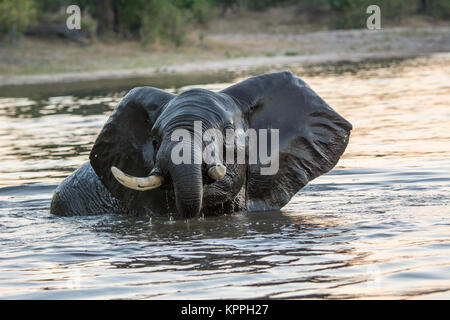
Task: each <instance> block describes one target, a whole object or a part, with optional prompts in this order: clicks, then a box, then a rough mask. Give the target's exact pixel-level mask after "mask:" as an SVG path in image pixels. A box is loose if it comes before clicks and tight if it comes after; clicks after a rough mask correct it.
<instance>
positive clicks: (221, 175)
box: [90, 72, 352, 218]
mask: <svg viewBox="0 0 450 320" xmlns="http://www.w3.org/2000/svg"><path fill="white" fill-rule="evenodd" d="M198 125H200V127H199V126H198ZM196 126H197V127H196ZM351 128H352V126H351V124H350V123H349V122H347V121H346V120H345V119H344V118H342V117H341V116H340V115H339V114H337V113H336V112H335V111H334V110H333V109H331V108H330V107H329V106H328V105H327V104H326V103H325V102H324V101H323V100H322V99H321V98H320V97H319V96H318V95H317V94H316V93H315V92H314V91H313V90H312V89H311V88H310V87H309V86H308V85H307V84H305V82H303V81H302V80H301V79H299V78H298V77H296V76H295V75H293V74H292V73H291V72H280V73H273V74H265V75H260V76H256V77H253V78H250V79H248V80H245V81H242V82H240V83H238V84H236V85H233V86H231V87H228V88H226V89H225V90H222V91H220V92H217V93H215V92H211V91H208V90H202V89H192V90H188V91H185V92H183V93H180V94H178V95H175V94H171V93H168V92H165V91H162V90H159V89H155V88H151V87H141V88H135V89H133V90H131V91H130V92H129V93H128V94H127V95H126V96H125V97H124V98H123V100H122V101H121V102H120V104H119V105H118V107H117V108H116V110H115V111H114V112H113V114H112V115H111V117H110V118H109V119H108V121H107V122H106V124H105V126H104V128H103V129H102V131H101V132H100V134H99V136H98V138H97V140H96V142H95V144H94V146H93V148H92V151H91V154H90V161H91V165H92V167H93V168H94V170H95V172H96V174H97V175H98V177H99V178H100V180H101V181H102V183H103V184H104V185H105V187H106V188H107V189H108V190H109V191H110V192H111V193H112V195H114V196H115V197H116V198H118V199H120V200H122V201H123V202H125V203H127V204H128V205H129V206H131V207H134V208H136V207H139V206H142V207H148V208H150V209H151V210H161V208H160V207H161V203H166V202H167V206H168V208H169V210H175V208H176V211H177V212H178V213H179V214H181V215H182V216H184V217H187V218H190V217H194V216H196V215H198V214H199V213H200V212H201V211H202V210H206V209H207V208H214V207H215V206H217V205H221V204H222V205H223V204H224V203H227V204H230V203H231V204H236V203H238V202H239V203H238V205H239V206H241V207H242V208H245V209H247V210H254V211H256V210H277V209H280V208H281V207H283V206H284V205H285V204H287V203H288V202H289V200H290V199H291V197H292V196H293V195H295V193H297V192H298V191H299V190H300V189H301V188H302V187H303V186H305V185H306V184H307V183H308V182H309V181H310V180H312V179H314V178H316V177H317V176H319V175H321V174H323V173H325V172H327V171H329V170H330V169H332V168H333V167H334V166H335V165H336V163H337V161H338V160H339V158H340V156H341V155H342V153H343V152H344V150H345V148H346V146H347V144H348V139H349V135H350V130H351ZM248 129H253V130H255V132H260V130H263V129H267V130H269V129H278V131H277V133H278V141H276V142H277V143H276V144H277V145H276V146H275V144H272V143H271V144H269V145H268V149H269V150H268V153H270V154H271V155H274V156H275V157H276V160H277V163H278V166H277V170H276V171H275V172H273V173H271V174H263V173H262V172H263V170H262V169H264V168H265V167H267V163H266V162H264V161H263V159H261V158H260V157H259V154H260V153H259V148H261V144H256V147H255V148H256V155H257V157H256V159H255V161H254V162H252V163H248V161H246V162H244V163H242V162H236V157H237V154H238V152H239V151H240V150H242V149H244V150H245V152H246V156H248V153H249V145H248V144H249V142H248V141H249V138H248V136H247V135H246V134H245V133H246V132H248ZM229 130H232V131H233V132H234V133H235V135H234V136H233V139H232V141H231V142H233V143H230V140H229V139H220V138H218V136H219V135H220V133H225V132H227V131H229ZM180 132H181V133H183V134H181V135H180V134H179V133H180ZM271 132H272V131H271ZM207 133H208V134H207ZM199 135H206V136H207V137H209V138H210V139H206V140H205V138H204V136H203V139H202V138H201V137H199ZM174 137H175V139H174ZM271 141H272V140H271ZM208 147H209V148H210V150H212V151H213V152H209V153H208V152H206V153H205V148H208ZM225 154H227V155H229V154H232V155H233V156H232V158H233V159H234V160H235V161H228V159H227V161H225V159H224V155H225ZM174 155H176V156H179V157H182V158H183V159H184V160H186V161H181V162H180V161H178V162H177V161H174ZM238 198H239V199H240V201H236V199H238ZM170 208H171V209H170Z"/></svg>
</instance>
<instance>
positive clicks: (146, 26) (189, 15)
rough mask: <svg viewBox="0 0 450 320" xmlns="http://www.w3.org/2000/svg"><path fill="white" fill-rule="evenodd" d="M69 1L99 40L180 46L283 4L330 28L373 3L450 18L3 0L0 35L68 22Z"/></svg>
mask: <svg viewBox="0 0 450 320" xmlns="http://www.w3.org/2000/svg"><path fill="white" fill-rule="evenodd" d="M70 4H78V5H79V6H80V7H81V9H82V12H83V19H82V23H84V24H83V28H82V29H83V30H87V31H88V32H87V33H88V34H90V35H94V34H96V35H97V36H98V37H99V38H100V39H107V38H111V37H112V38H124V39H139V40H141V41H142V42H143V43H157V42H170V43H174V44H175V45H180V44H182V43H183V41H184V40H185V36H186V34H187V32H188V31H189V29H190V28H192V27H195V26H196V27H198V26H199V25H207V24H208V23H209V22H210V21H211V20H212V18H214V17H217V16H221V17H223V16H226V15H227V14H228V15H230V14H231V15H239V14H240V12H242V11H243V10H247V11H263V10H266V9H267V8H270V7H276V6H284V5H290V6H295V7H297V8H298V9H297V11H298V12H299V14H300V13H302V14H304V13H306V14H308V15H309V16H310V20H311V21H314V20H315V19H316V20H317V19H318V18H319V17H323V16H326V17H327V19H323V20H320V21H324V22H323V23H324V24H326V25H325V27H327V28H331V29H335V28H338V29H347V28H361V27H362V26H364V25H365V20H366V19H367V14H366V8H367V6H368V5H370V4H377V5H378V6H380V8H381V16H382V21H383V23H384V22H387V21H398V20H399V19H401V18H403V17H407V16H409V15H412V14H422V15H426V16H430V17H433V18H436V19H449V18H450V1H448V0H411V1H403V0H384V1H373V0H133V1H127V0H96V1H90V0H0V35H2V34H3V35H6V34H9V36H10V38H11V39H12V40H15V39H16V37H17V36H18V35H20V34H21V33H23V32H24V31H25V30H26V28H27V27H28V26H29V25H30V24H31V23H36V24H40V25H45V24H50V23H57V22H58V23H63V22H64V21H65V20H64V19H65V18H66V17H67V15H66V13H65V10H64V9H65V8H66V7H67V6H68V5H70Z"/></svg>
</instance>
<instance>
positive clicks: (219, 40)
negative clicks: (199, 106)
mask: <svg viewBox="0 0 450 320" xmlns="http://www.w3.org/2000/svg"><path fill="white" fill-rule="evenodd" d="M439 52H450V26H437V27H431V26H425V27H399V28H386V29H381V30H373V31H371V30H367V29H360V30H331V31H316V32H304V33H295V32H292V30H291V31H286V32H283V33H220V32H218V31H217V30H216V31H215V32H209V33H199V32H198V31H197V32H193V33H192V34H191V35H189V37H188V40H187V43H186V44H185V45H183V46H181V47H168V46H167V45H166V46H162V45H153V46H147V47H144V46H142V45H140V44H139V43H136V42H123V41H122V42H116V43H101V42H96V43H93V44H91V45H89V46H84V47H81V46H79V45H77V44H74V43H67V42H65V41H62V40H37V39H31V38H27V39H23V40H22V41H21V42H20V43H18V44H17V45H15V46H2V47H1V48H0V86H11V85H23V84H45V83H49V84H50V83H59V82H76V81H88V80H101V79H118V78H128V77H139V76H150V75H154V74H155V75H156V74H174V73H180V74H182V73H193V72H209V71H222V70H223V71H226V70H240V69H247V68H257V67H262V66H283V65H292V64H296V65H297V64H298V65H303V64H314V63H325V62H336V61H358V60H363V59H368V58H388V57H389V58H392V57H409V56H420V55H427V54H431V53H439Z"/></svg>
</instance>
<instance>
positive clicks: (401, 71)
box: [0, 55, 450, 299]
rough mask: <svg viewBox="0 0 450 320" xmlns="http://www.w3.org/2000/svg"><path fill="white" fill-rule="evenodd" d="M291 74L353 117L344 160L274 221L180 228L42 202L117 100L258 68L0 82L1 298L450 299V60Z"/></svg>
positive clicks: (222, 221)
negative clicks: (54, 211)
mask: <svg viewBox="0 0 450 320" xmlns="http://www.w3.org/2000/svg"><path fill="white" fill-rule="evenodd" d="M283 69H286V68H283ZM289 69H291V70H292V71H294V72H296V73H297V74H298V75H300V76H301V77H302V78H303V79H304V80H306V81H307V82H308V83H309V84H310V85H311V86H312V88H313V89H314V90H315V91H317V92H318V93H319V94H320V95H321V96H322V97H323V98H324V99H325V100H326V101H327V102H328V103H329V104H330V105H331V106H332V107H333V108H335V109H336V110H337V111H338V112H339V113H341V114H342V115H343V116H344V117H346V118H347V119H348V120H349V121H350V122H352V123H353V125H354V130H353V132H352V136H351V139H350V144H349V146H348V148H347V151H346V153H345V155H344V157H343V158H342V159H341V161H340V162H339V164H338V165H337V167H336V168H335V169H334V170H333V171H331V172H330V173H329V174H326V175H324V176H321V177H319V178H317V179H316V180H314V181H312V182H311V183H310V184H309V185H308V186H307V187H305V188H304V189H303V190H301V191H300V192H299V193H298V195H297V196H295V197H294V198H293V199H292V200H291V202H290V203H289V204H288V205H287V206H286V207H285V208H283V210H282V211H281V212H268V213H238V214H234V215H229V216H220V217H206V218H204V219H192V220H190V221H189V222H186V221H183V220H173V221H171V220H170V219H169V218H165V217H159V218H158V217H153V218H152V219H150V217H138V218H136V217H134V218H133V217H127V216H114V215H105V216H100V217H73V218H67V217H66V218H61V217H54V216H51V215H50V214H49V205H50V199H51V196H52V193H53V191H54V189H55V187H56V185H57V184H58V183H59V182H60V181H62V179H63V178H64V177H65V176H67V175H68V174H69V173H70V172H72V171H73V170H74V169H76V168H77V167H79V166H80V165H81V164H82V163H84V162H85V161H86V160H87V159H88V153H89V149H90V148H91V146H92V143H93V141H94V139H95V137H96V135H97V134H98V132H99V130H100V128H101V127H102V126H103V124H104V122H105V120H106V119H107V117H108V115H109V114H110V112H111V110H112V109H113V108H114V107H115V106H116V105H117V102H118V101H119V100H120V99H121V97H122V96H123V94H124V93H125V92H126V90H128V89H130V88H131V87H134V86H137V85H142V84H148V85H152V86H157V87H162V88H166V89H170V90H173V91H179V90H184V89H186V88H187V87H186V85H192V84H194V85H199V86H201V87H205V88H209V89H212V90H219V89H220V88H223V87H226V86H228V85H229V84H230V83H231V82H235V81H238V80H240V79H242V78H245V77H247V76H248V75H253V74H256V73H258V72H260V71H261V70H258V71H254V72H248V71H245V72H235V71H233V72H228V73H222V74H217V75H208V76H206V75H203V76H198V75H196V76H189V75H187V76H184V77H183V78H181V80H180V78H179V77H177V76H172V77H170V76H169V77H163V78H162V77H160V78H153V79H132V80H126V81H124V80H122V81H116V82H95V83H88V84H85V83H83V84H77V85H76V86H75V85H72V84H60V85H55V86H53V85H51V86H50V85H46V86H36V87H16V88H0V95H1V96H3V97H2V98H0V298H39V299H42V298H43V299H47V298H57V299H66V298H102V299H103V298H106V299H109V298H157V299H169V298H173V299H194V298H195V299H212V298H233V299H234V298H283V299H284V298H380V297H383V298H428V297H430V298H450V219H449V217H450V207H449V204H450V174H449V173H450V150H449V149H450V105H449V101H450V76H449V75H450V56H449V55H440V56H434V57H429V58H417V59H409V60H394V61H378V62H377V61H373V62H367V63H358V64H339V65H326V66H314V67H296V66H291V67H290V68H289ZM262 71H272V70H262ZM224 82H227V83H224ZM183 86H184V87H183Z"/></svg>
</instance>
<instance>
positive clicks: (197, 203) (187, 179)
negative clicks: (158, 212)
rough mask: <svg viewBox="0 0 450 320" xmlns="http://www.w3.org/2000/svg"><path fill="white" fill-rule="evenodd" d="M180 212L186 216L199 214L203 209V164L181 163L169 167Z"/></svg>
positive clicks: (190, 216)
mask: <svg viewBox="0 0 450 320" xmlns="http://www.w3.org/2000/svg"><path fill="white" fill-rule="evenodd" d="M169 173H170V176H171V178H172V182H173V186H174V192H175V201H176V206H177V210H178V212H179V213H180V214H181V215H183V217H185V218H192V217H195V216H198V215H199V214H200V211H201V209H202V199H203V178H202V169H201V165H198V164H179V165H172V166H170V168H169Z"/></svg>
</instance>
